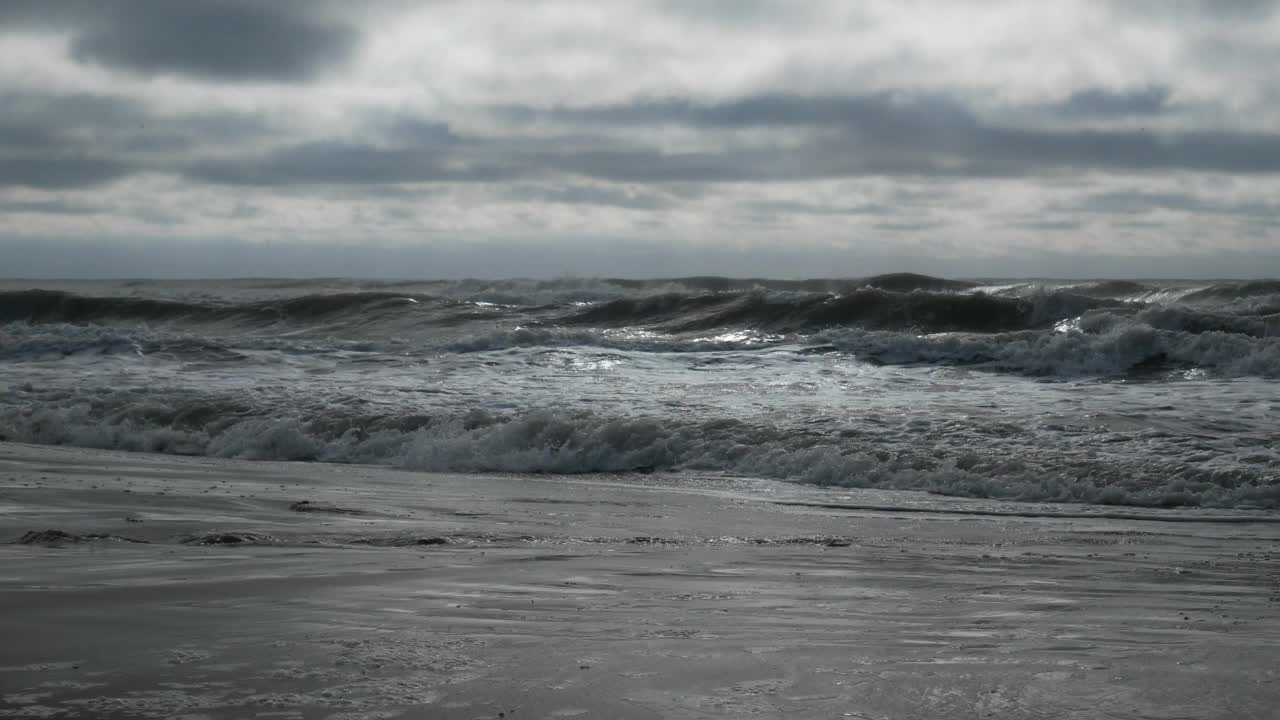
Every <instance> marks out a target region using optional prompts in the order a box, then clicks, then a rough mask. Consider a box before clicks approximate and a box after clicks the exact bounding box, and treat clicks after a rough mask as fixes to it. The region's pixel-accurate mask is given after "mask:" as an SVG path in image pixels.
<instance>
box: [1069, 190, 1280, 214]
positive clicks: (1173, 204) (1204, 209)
mask: <svg viewBox="0 0 1280 720" xmlns="http://www.w3.org/2000/svg"><path fill="white" fill-rule="evenodd" d="M1067 209H1070V210H1071V211H1074V212H1088V213H1101V214H1107V215H1144V214H1147V213H1151V212H1155V211H1158V210H1169V211H1173V212H1182V213H1195V214H1199V215H1228V216H1232V217H1237V218H1249V219H1254V220H1277V219H1280V203H1276V202H1263V201H1256V200H1249V201H1234V200H1227V201H1223V200H1214V199H1206V198H1204V197H1201V196H1198V195H1192V194H1190V193H1185V192H1151V191H1142V190H1118V191H1114V192H1106V193H1096V194H1091V195H1088V196H1086V197H1084V198H1083V199H1081V200H1080V201H1079V202H1077V203H1074V204H1072V205H1069V206H1067Z"/></svg>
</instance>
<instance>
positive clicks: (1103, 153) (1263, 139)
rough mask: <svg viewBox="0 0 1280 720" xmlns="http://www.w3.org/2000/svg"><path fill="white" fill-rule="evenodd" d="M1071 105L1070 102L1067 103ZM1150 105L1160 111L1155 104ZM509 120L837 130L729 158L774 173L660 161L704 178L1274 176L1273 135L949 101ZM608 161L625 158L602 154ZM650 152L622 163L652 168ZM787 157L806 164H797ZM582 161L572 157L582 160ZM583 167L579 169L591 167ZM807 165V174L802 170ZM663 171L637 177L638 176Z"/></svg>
mask: <svg viewBox="0 0 1280 720" xmlns="http://www.w3.org/2000/svg"><path fill="white" fill-rule="evenodd" d="M1073 100H1074V104H1073ZM1073 100H1068V102H1067V106H1068V107H1069V108H1070V110H1069V111H1068V112H1071V113H1079V112H1080V111H1081V110H1085V111H1089V112H1092V113H1095V114H1097V113H1100V112H1105V113H1111V114H1115V113H1116V112H1119V111H1122V110H1126V109H1127V111H1129V112H1132V111H1134V110H1135V109H1138V108H1141V107H1146V106H1150V105H1152V104H1153V103H1154V102H1155V101H1153V100H1152V99H1150V98H1143V97H1139V96H1115V95H1108V94H1105V93H1103V92H1101V91H1094V92H1090V93H1085V94H1084V95H1079V94H1078V95H1076V96H1073ZM1156 100H1158V104H1160V105H1163V100H1159V98H1156ZM501 112H502V113H504V114H506V115H507V116H509V117H514V118H521V117H524V118H538V117H543V118H552V119H558V120H562V121H565V122H570V123H578V124H589V125H606V126H617V127H627V128H641V127H652V126H670V125H676V126H685V127H693V128H704V129H706V128H711V129H762V128H763V129H768V128H775V129H776V128H789V129H793V130H824V129H825V130H836V131H839V134H837V135H832V134H830V133H827V134H817V133H813V134H812V135H811V138H810V139H809V140H808V141H807V142H805V143H803V144H800V145H799V146H796V145H795V144H786V143H777V146H776V147H775V149H773V150H769V149H767V148H766V149H760V148H756V149H753V150H748V151H746V152H738V153H736V154H737V155H738V156H739V157H743V158H747V159H749V160H751V161H752V162H750V163H743V165H744V166H750V167H752V168H757V167H758V166H757V165H756V162H755V161H758V160H763V159H766V158H767V159H770V160H772V161H773V162H772V163H771V170H768V171H764V172H761V171H759V170H751V171H748V170H747V169H746V167H743V168H740V170H741V172H739V173H734V172H731V171H730V170H729V169H728V168H726V167H724V163H723V162H721V161H722V160H723V158H721V157H717V156H715V155H714V154H702V155H673V156H669V157H668V160H670V161H671V162H670V163H668V167H669V174H671V175H672V176H673V177H674V176H681V177H685V178H686V179H688V178H690V177H698V178H700V179H705V180H714V179H717V178H725V177H726V176H728V177H736V178H740V179H751V178H752V177H758V178H761V179H771V180H776V179H785V178H787V177H797V178H803V177H833V176H858V175H869V174H889V175H937V176H952V177H964V176H973V177H984V176H1010V175H1014V176H1016V175H1032V174H1038V173H1047V172H1055V171H1061V170H1067V169H1070V170H1091V169H1098V170H1125V171H1163V170H1195V171H1208V172H1231V173H1275V172H1280V134H1277V133H1272V132H1245V131H1231V130H1181V131H1179V130H1162V131H1158V132H1157V131H1146V130H1126V129H1119V130H1098V129H1089V128H1083V129H1067V130H1060V129H1052V128H1051V129H1041V128H1036V127H1018V126H1011V125H999V124H994V123H991V122H988V121H986V120H984V119H982V118H981V117H979V115H978V114H976V113H974V112H973V111H971V110H969V109H968V108H967V107H965V106H964V105H963V104H962V103H960V102H959V101H957V100H954V99H951V98H947V97H943V96H937V95H926V96H914V95H904V94H890V93H879V94H873V95H864V96H818V97H812V96H797V95H783V94H765V95H758V96H752V97H746V98H740V99H736V100H731V101H725V102H719V103H696V102H693V101H688V100H662V101H651V100H641V101H637V102H634V103H626V104H615V105H609V106H603V107H588V108H553V109H550V110H538V109H532V108H519V109H514V110H513V109H511V108H504V109H502V110H501ZM600 159H602V160H604V161H606V163H607V164H609V165H611V166H615V167H616V166H617V165H618V164H619V163H624V162H625V161H626V160H627V159H628V158H626V157H623V156H607V157H604V158H600ZM654 159H655V158H654V157H652V156H651V155H650V156H648V157H645V156H644V155H643V154H635V156H634V157H632V158H630V160H631V161H632V164H634V165H635V166H637V167H640V166H647V165H651V164H652V163H653V161H654ZM796 160H804V161H806V162H807V165H806V166H801V167H797V162H796ZM579 162H580V163H581V161H579ZM589 165H590V164H589V163H586V164H580V167H581V168H582V169H583V171H585V172H591V169H590V167H589ZM806 167H807V168H808V171H807V172H806ZM661 175H662V173H661V172H655V171H648V172H640V171H638V170H637V171H636V174H635V175H634V177H635V178H636V179H644V178H657V177H660V176H661Z"/></svg>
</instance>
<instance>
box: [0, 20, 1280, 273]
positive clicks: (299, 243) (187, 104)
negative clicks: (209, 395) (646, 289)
mask: <svg viewBox="0 0 1280 720" xmlns="http://www.w3.org/2000/svg"><path fill="white" fill-rule="evenodd" d="M1277 67H1280V3H1274V2H1245V1H1231V0H1216V1H1214V0H1204V1H1203V2H1192V1H1190V0H1185V1H1184V0H1116V1H1115V2H1102V1H1101V0H1099V1H1097V2H1068V1H1065V0H1064V1H1055V2H1040V1H1039V0H1023V1H1020V2H999V1H997V0H981V1H974V2H963V1H961V0H946V1H945V2H944V1H942V0H939V1H938V2H912V1H910V0H891V1H887V2H872V1H868V2H853V1H851V0H806V1H805V2H795V1H793V0H703V1H701V2H699V1H698V0H625V1H624V0H618V1H617V2H608V1H607V0H590V1H588V0H584V1H582V2H570V1H561V0H547V1H539V0H508V1H506V2H497V1H494V2H486V1H485V0H465V1H459V2H452V1H449V0H435V1H425V0H424V1H420V2H408V1H403V2H401V1H396V0H387V1H385V2H377V1H374V2H364V3H352V2H341V3H339V2H332V3H328V2H324V1H323V0H305V1H303V0H298V1H296V2H293V1H289V0H276V1H274V2H260V1H257V0H183V1H181V2H170V1H169V0H132V1H128V2H112V1H110V0H85V1H84V2H75V1H73V0H67V1H64V2H57V1H53V2H48V1H44V0H33V1H31V2H23V1H22V0H2V1H0V274H3V275H7V276H36V275H41V276H50V275H52V276H64V277H70V276H84V275H99V276H101V275H108V276H131V277H135V276H152V275H157V276H173V275H179V276H215V275H276V276H280V275H371V274H372V275H391V276H414V277H442V276H458V275H472V276H510V275H562V274H577V275H583V274H604V275H630V276H636V275H645V276H648V275H679V274H694V273H699V274H701V273H716V274H734V275H769V276H800V275H805V276H815V275H818V276H837V275H863V274H869V273H874V272H885V271H893V270H915V271H923V272H932V273H937V274H948V275H966V276H990V275H1040V276H1078V275H1095V276H1164V277H1168V276H1185V277H1196V276H1200V277H1203V276H1263V275H1270V276H1275V275H1280V223H1278V222H1277V221H1278V220H1280V181H1278V180H1280V73H1277V72H1276V70H1275V69H1276V68H1277Z"/></svg>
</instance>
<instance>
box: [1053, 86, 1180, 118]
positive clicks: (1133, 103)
mask: <svg viewBox="0 0 1280 720" xmlns="http://www.w3.org/2000/svg"><path fill="white" fill-rule="evenodd" d="M1171 94H1172V93H1171V91H1170V90H1169V88H1168V87H1164V86H1159V87H1148V88H1144V89H1142V90H1130V91H1128V92H1112V91H1109V90H1099V89H1097V88H1094V89H1089V90H1079V91H1077V92H1074V93H1072V94H1071V96H1070V97H1068V98H1067V99H1066V100H1064V101H1063V102H1062V103H1059V104H1057V105H1051V106H1049V107H1048V108H1046V109H1047V110H1048V111H1049V113H1051V114H1061V115H1066V116H1068V117H1130V116H1141V115H1159V114H1160V113H1162V112H1165V111H1166V110H1167V109H1168V103H1169V97H1170V95H1171Z"/></svg>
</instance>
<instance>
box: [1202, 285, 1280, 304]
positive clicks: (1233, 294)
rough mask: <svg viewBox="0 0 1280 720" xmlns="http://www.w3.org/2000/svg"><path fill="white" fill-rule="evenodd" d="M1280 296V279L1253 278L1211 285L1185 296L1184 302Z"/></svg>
mask: <svg viewBox="0 0 1280 720" xmlns="http://www.w3.org/2000/svg"><path fill="white" fill-rule="evenodd" d="M1272 295H1275V296H1280V280H1253V281H1250V282H1231V283H1219V284H1217V285H1210V286H1209V287H1207V288H1205V289H1203V290H1197V291H1195V292H1193V293H1189V294H1187V295H1186V296H1185V297H1183V301H1184V302H1202V301H1223V300H1243V299H1251V298H1264V297H1267V296H1272Z"/></svg>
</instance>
